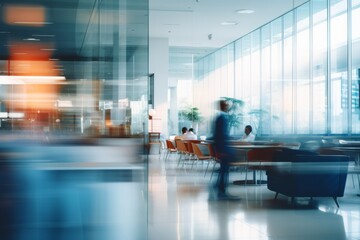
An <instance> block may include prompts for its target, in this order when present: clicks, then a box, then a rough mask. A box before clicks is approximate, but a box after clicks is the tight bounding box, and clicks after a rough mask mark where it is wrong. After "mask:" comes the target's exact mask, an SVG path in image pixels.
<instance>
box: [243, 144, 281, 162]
mask: <svg viewBox="0 0 360 240" xmlns="http://www.w3.org/2000/svg"><path fill="white" fill-rule="evenodd" d="M277 150H278V148H276V147H268V148H256V149H251V150H249V151H248V152H247V160H248V161H249V162H250V161H252V162H257V161H259V162H271V161H273V159H274V155H275V151H277Z"/></svg>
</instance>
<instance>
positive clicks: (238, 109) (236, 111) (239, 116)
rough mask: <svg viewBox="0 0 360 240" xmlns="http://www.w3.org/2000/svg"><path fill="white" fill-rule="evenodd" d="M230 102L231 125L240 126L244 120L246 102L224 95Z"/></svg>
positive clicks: (232, 126) (231, 126)
mask: <svg viewBox="0 0 360 240" xmlns="http://www.w3.org/2000/svg"><path fill="white" fill-rule="evenodd" d="M221 99H224V100H225V101H226V102H227V103H228V104H229V108H228V115H229V125H230V129H231V128H237V127H239V126H240V125H241V124H242V123H243V121H244V105H245V102H244V101H243V100H240V99H236V98H230V97H222V98H221Z"/></svg>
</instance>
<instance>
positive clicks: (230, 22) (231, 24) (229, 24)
mask: <svg viewBox="0 0 360 240" xmlns="http://www.w3.org/2000/svg"><path fill="white" fill-rule="evenodd" d="M237 24H238V23H237V22H233V21H225V22H222V23H221V25H224V26H233V25H237Z"/></svg>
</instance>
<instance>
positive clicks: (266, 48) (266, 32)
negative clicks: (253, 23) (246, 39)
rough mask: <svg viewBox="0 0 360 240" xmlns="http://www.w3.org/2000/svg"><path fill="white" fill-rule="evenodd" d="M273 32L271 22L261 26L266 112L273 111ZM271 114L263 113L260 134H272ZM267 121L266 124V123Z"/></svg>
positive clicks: (262, 72)
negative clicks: (271, 31)
mask: <svg viewBox="0 0 360 240" xmlns="http://www.w3.org/2000/svg"><path fill="white" fill-rule="evenodd" d="M270 36H271V34H270V24H267V25H265V26H264V27H262V28H261V60H260V61H261V109H262V110H263V111H264V112H268V113H270V112H271V101H270V99H271V94H270V83H271V82H270V80H271V76H270V74H271V60H270V57H271V55H270V49H271V45H270V44H271V37H270ZM269 116H270V114H262V115H261V123H262V124H261V125H260V129H258V134H259V133H261V134H270V133H271V132H270V130H271V128H270V124H267V123H269V122H270V118H269ZM264 123H266V124H264Z"/></svg>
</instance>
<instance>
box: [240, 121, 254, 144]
mask: <svg viewBox="0 0 360 240" xmlns="http://www.w3.org/2000/svg"><path fill="white" fill-rule="evenodd" d="M251 132H252V127H251V126H250V125H246V126H245V130H244V135H243V136H242V137H241V141H242V142H253V141H255V135H254V134H252V133H251Z"/></svg>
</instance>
